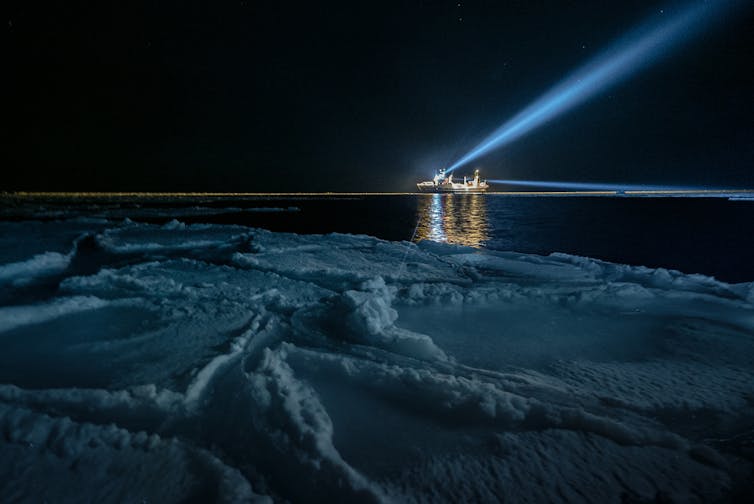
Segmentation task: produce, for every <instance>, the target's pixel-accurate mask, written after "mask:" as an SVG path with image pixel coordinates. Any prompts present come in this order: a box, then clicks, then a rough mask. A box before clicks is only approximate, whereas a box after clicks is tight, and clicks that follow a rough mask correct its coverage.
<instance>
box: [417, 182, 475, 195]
mask: <svg viewBox="0 0 754 504" xmlns="http://www.w3.org/2000/svg"><path fill="white" fill-rule="evenodd" d="M454 186H455V187H454ZM416 188H417V189H418V190H419V192H422V193H454V194H459V193H460V194H477V193H484V192H487V189H489V186H488V185H487V184H480V185H478V186H476V187H474V186H470V185H466V186H465V185H463V184H438V185H434V184H416Z"/></svg>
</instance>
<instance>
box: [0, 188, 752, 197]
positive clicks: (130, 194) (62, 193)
mask: <svg viewBox="0 0 754 504" xmlns="http://www.w3.org/2000/svg"><path fill="white" fill-rule="evenodd" d="M427 194H493V195H506V196H526V195H530V196H537V195H539V196H546V195H553V196H562V195H580V196H590V195H591V196H610V195H621V196H622V195H627V196H628V195H637V196H641V195H662V194H667V195H683V194H689V195H705V194H706V195H712V194H721V195H723V194H754V189H689V190H683V189H673V190H655V189H648V190H625V191H620V190H593V191H591V190H587V191H485V192H477V193H462V192H448V193H424V192H399V191H396V192H384V191H377V192H364V191H360V192H357V191H343V192H338V191H321V192H219V191H211V192H201V191H2V192H0V198H7V197H21V198H24V197H31V198H34V197H82V198H84V197H116V198H117V197H156V198H159V197H252V196H416V195H427Z"/></svg>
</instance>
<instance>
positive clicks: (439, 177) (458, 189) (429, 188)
mask: <svg viewBox="0 0 754 504" xmlns="http://www.w3.org/2000/svg"><path fill="white" fill-rule="evenodd" d="M416 187H417V189H419V192H432V193H444V192H452V193H478V192H485V191H486V190H487V189H489V187H490V186H489V184H488V183H487V181H486V180H481V179H480V178H479V170H474V177H473V178H472V179H471V180H469V178H468V177H466V176H464V177H463V182H454V181H453V174H452V173H451V174H449V175H447V174H446V173H445V169H442V170H438V171H437V173H436V174H435V176H434V177H433V178H432V180H426V181H424V182H419V183H418V184H416Z"/></svg>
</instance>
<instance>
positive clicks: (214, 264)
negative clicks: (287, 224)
mask: <svg viewBox="0 0 754 504" xmlns="http://www.w3.org/2000/svg"><path fill="white" fill-rule="evenodd" d="M0 227H1V228H2V233H1V234H0V286H1V288H0V345H1V347H0V348H2V352H1V353H0V384H2V385H0V501H2V502H11V501H16V500H21V501H24V500H26V501H35V502H41V501H44V500H48V501H51V502H61V501H82V500H86V501H92V502H100V501H137V502H140V501H142V499H146V500H148V501H151V502H174V501H184V500H195V501H225V502H244V501H256V500H259V501H267V500H270V499H272V500H278V499H288V500H291V501H296V502H299V501H320V500H326V499H328V500H331V501H338V500H341V501H342V500H346V501H358V502H364V501H414V500H416V501H427V500H432V501H453V502H463V501H467V502H468V501H472V500H474V501H494V500H501V499H502V500H507V501H512V502H519V501H539V502H556V501H564V502H574V501H592V502H621V501H626V500H628V501H633V502H640V501H644V500H654V499H670V500H673V501H679V502H693V501H715V500H727V499H732V498H740V496H745V495H746V494H747V492H749V491H750V490H751V488H750V487H749V485H750V481H751V480H750V478H751V475H752V465H751V461H752V456H753V454H752V448H751V446H752V437H753V436H752V432H753V431H752V429H753V427H754V409H753V407H752V406H753V405H754V306H753V305H754V284H737V285H728V284H724V283H721V282H717V281H715V280H714V279H712V278H709V277H703V276H699V275H684V274H681V273H678V272H673V271H666V270H650V269H646V268H640V267H628V266H621V265H615V264H609V263H603V262H599V261H595V260H590V259H585V258H579V257H573V256H566V255H559V254H554V255H551V256H548V257H540V256H531V255H522V254H516V253H492V252H488V253H482V252H479V251H477V250H474V249H469V248H463V247H456V246H450V245H441V244H436V243H430V242H422V243H420V244H419V245H414V244H408V243H391V242H386V241H382V240H378V239H376V238H371V237H368V236H349V235H327V236H298V235H292V234H280V233H271V232H267V231H262V230H254V229H249V228H244V227H238V226H219V225H192V226H187V225H184V224H181V223H180V222H177V221H173V222H171V223H169V224H167V225H164V226H156V225H146V224H136V223H133V222H130V221H126V222H124V223H122V224H119V225H114V224H112V223H108V221H106V220H99V221H66V222H58V223H34V222H24V223H4V224H0Z"/></svg>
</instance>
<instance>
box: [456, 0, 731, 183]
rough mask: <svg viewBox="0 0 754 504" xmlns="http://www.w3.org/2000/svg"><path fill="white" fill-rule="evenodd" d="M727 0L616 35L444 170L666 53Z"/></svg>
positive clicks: (504, 141)
mask: <svg viewBox="0 0 754 504" xmlns="http://www.w3.org/2000/svg"><path fill="white" fill-rule="evenodd" d="M726 3H728V2H726V1H713V2H698V3H696V4H693V5H691V6H688V7H686V8H685V9H684V10H683V11H681V12H680V13H679V14H678V15H677V16H675V17H673V18H671V19H669V20H666V21H660V22H655V23H651V24H646V25H643V26H642V27H640V28H639V29H637V30H635V31H633V32H631V33H630V34H629V35H627V36H625V37H623V38H621V39H619V40H618V41H616V42H615V43H614V44H613V45H612V46H611V47H610V48H608V49H607V50H606V51H604V52H603V53H601V54H599V55H598V56H596V57H595V58H594V59H593V60H591V61H590V62H589V63H587V64H585V65H584V66H582V67H581V68H579V69H578V70H576V71H575V72H573V73H572V74H571V75H570V76H568V77H566V78H565V79H564V80H563V81H561V82H560V83H559V84H557V85H556V86H554V87H553V88H551V89H550V90H549V91H547V92H546V93H545V94H543V95H542V96H541V97H539V98H538V99H537V100H535V101H534V102H533V103H532V104H531V105H529V106H528V107H526V108H525V109H523V110H522V111H521V112H519V113H518V114H516V115H515V116H514V117H513V118H512V119H510V120H509V121H507V122H506V123H504V124H503V125H502V126H500V127H499V128H498V129H496V130H495V131H494V132H492V134H491V135H489V136H488V137H487V138H485V139H484V140H483V141H482V142H481V143H480V144H478V145H477V146H476V147H474V148H473V149H471V150H470V151H469V152H468V153H466V154H465V155H464V156H463V157H461V158H460V159H459V160H458V161H456V162H455V163H453V164H452V165H451V166H450V167H449V168H447V170H446V172H447V173H449V172H452V171H453V170H455V169H456V168H458V167H460V166H462V165H465V164H467V163H470V162H471V161H474V160H475V159H477V158H479V157H480V156H483V155H485V154H487V153H489V152H490V151H492V150H494V149H498V148H500V147H502V146H503V145H506V144H508V143H510V142H512V141H514V140H516V139H518V138H520V137H522V136H523V135H525V134H527V133H529V132H530V131H532V130H534V129H535V128H538V127H539V126H542V125H543V124H545V123H546V122H548V121H550V120H552V119H554V118H556V117H557V116H559V115H561V114H563V113H564V112H566V111H568V110H570V109H572V108H574V107H575V106H577V105H579V104H581V103H583V102H584V101H586V100H587V99H589V98H591V97H593V96H595V95H596V94H598V93H599V92H601V91H604V90H606V89H607V88H609V87H610V86H613V85H615V84H617V83H618V82H620V81H621V80H623V79H625V78H627V77H628V76H630V75H631V74H633V73H635V72H636V71H638V70H640V69H642V68H644V67H646V66H648V65H649V64H650V63H652V62H654V61H656V60H657V59H659V58H660V57H661V56H663V55H665V54H666V53H668V52H669V51H670V49H672V48H673V47H674V46H676V45H677V44H678V43H679V42H681V41H683V40H684V39H686V38H689V37H688V35H689V34H690V33H691V32H692V31H693V29H694V28H696V27H697V25H699V24H701V22H702V21H704V20H707V19H709V18H710V16H711V14H713V11H714V10H715V9H718V8H719V7H720V6H721V5H723V4H726Z"/></svg>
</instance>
